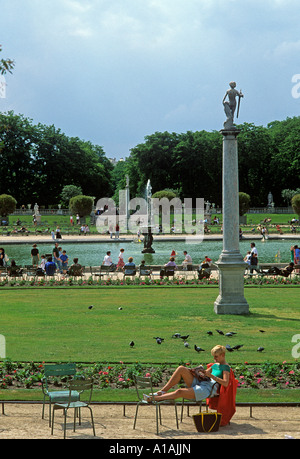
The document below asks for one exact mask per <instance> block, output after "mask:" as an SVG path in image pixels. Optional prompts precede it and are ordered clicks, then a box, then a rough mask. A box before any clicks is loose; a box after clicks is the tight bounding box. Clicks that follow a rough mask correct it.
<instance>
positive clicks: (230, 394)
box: [206, 363, 238, 426]
mask: <svg viewBox="0 0 300 459" xmlns="http://www.w3.org/2000/svg"><path fill="white" fill-rule="evenodd" d="M212 365H213V363H210V364H208V365H207V368H210V367H211V366H212ZM237 386H238V381H237V380H236V379H235V377H234V373H233V371H232V369H230V376H229V384H228V386H227V387H224V386H220V393H219V396H217V397H212V398H207V399H206V403H207V404H208V406H209V408H210V409H211V410H217V412H218V413H221V414H222V419H221V424H220V425H221V426H226V425H227V424H228V423H229V421H230V419H231V418H232V416H233V415H234V413H235V398H236V391H237Z"/></svg>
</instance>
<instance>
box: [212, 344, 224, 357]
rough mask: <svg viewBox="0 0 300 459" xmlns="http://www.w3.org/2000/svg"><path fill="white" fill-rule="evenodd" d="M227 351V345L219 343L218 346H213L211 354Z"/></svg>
mask: <svg viewBox="0 0 300 459" xmlns="http://www.w3.org/2000/svg"><path fill="white" fill-rule="evenodd" d="M225 352H226V347H225V346H221V345H220V344H218V345H217V346H215V347H213V348H212V350H211V355H215V354H225Z"/></svg>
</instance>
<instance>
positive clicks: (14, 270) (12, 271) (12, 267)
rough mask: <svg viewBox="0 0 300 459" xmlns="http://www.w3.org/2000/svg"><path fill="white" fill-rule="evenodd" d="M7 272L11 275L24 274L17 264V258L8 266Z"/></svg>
mask: <svg viewBox="0 0 300 459" xmlns="http://www.w3.org/2000/svg"><path fill="white" fill-rule="evenodd" d="M7 274H8V275H9V277H18V276H20V275H21V274H22V269H21V268H20V267H19V266H17V265H16V262H15V260H11V262H10V266H8V268H7Z"/></svg>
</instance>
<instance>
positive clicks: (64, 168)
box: [0, 112, 113, 205]
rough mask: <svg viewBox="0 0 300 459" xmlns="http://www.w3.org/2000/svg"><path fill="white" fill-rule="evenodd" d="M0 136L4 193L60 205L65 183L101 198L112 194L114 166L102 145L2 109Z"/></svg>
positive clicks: (0, 185)
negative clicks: (34, 122) (70, 135)
mask: <svg viewBox="0 0 300 459" xmlns="http://www.w3.org/2000/svg"><path fill="white" fill-rule="evenodd" d="M1 141H2V142H3V146H2V148H0V161H1V169H0V193H1V192H2V193H3V192H7V193H9V194H13V195H14V196H15V198H16V200H17V201H18V203H20V204H24V203H30V202H38V203H39V204H40V205H41V204H43V205H47V204H48V205H49V204H57V203H58V202H60V190H61V189H62V188H63V187H64V186H65V185H74V186H78V187H81V188H82V192H83V193H84V194H85V195H90V196H95V197H96V198H97V199H98V198H100V197H103V196H108V197H110V196H111V194H112V191H113V189H112V185H111V171H112V165H111V163H110V161H109V160H108V159H107V158H106V157H105V154H104V151H103V149H102V147H100V146H98V145H92V144H91V143H90V142H85V141H82V140H80V139H79V138H75V137H71V138H70V137H67V136H66V135H65V134H64V133H62V132H61V131H60V129H56V128H55V126H53V125H52V126H46V125H43V124H38V125H34V124H33V123H32V120H30V119H28V118H25V117H24V116H23V115H15V114H14V112H8V113H5V114H0V142H1Z"/></svg>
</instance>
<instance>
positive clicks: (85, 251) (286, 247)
mask: <svg viewBox="0 0 300 459" xmlns="http://www.w3.org/2000/svg"><path fill="white" fill-rule="evenodd" d="M250 242H251V241H250V240H246V241H241V242H240V252H241V254H242V255H243V256H245V255H246V253H247V250H250ZM297 243H298V244H299V242H298V241H292V240H281V241H278V240H277V241H275V240H267V241H265V242H263V241H255V245H256V247H257V250H258V256H259V261H260V262H261V263H275V262H281V263H289V262H290V248H291V245H293V244H297ZM60 245H61V247H62V248H63V249H64V250H66V251H67V255H68V257H69V264H71V263H72V262H73V258H74V257H77V258H78V259H79V263H81V264H82V265H83V266H99V265H100V264H102V262H103V258H104V255H106V252H107V250H110V251H111V256H112V260H113V262H115V263H117V261H118V255H119V252H120V249H121V248H124V249H125V252H124V260H125V261H127V260H128V257H130V256H132V257H133V258H134V262H135V263H136V264H139V263H140V262H141V260H143V259H144V260H145V261H146V264H154V265H160V264H165V263H166V262H167V261H169V258H170V255H171V252H172V250H173V249H174V250H175V251H176V253H177V257H176V262H178V264H181V263H182V261H183V259H184V255H183V251H184V250H186V251H187V252H188V253H189V254H190V255H191V257H192V260H193V263H195V264H197V263H200V262H201V261H202V260H203V259H204V256H205V255H208V256H209V257H210V258H211V259H212V260H213V261H214V262H215V261H217V260H218V259H219V256H220V253H221V252H222V248H223V242H222V241H204V242H202V243H201V244H188V243H186V242H185V241H182V242H179V241H176V242H171V241H156V242H155V240H154V244H153V248H154V250H155V254H142V253H141V251H142V250H143V244H141V243H136V242H113V243H111V242H107V243H104V242H95V243H93V242H90V243H84V242H80V243H74V242H67V241H64V240H61V241H60ZM53 247H54V244H52V243H48V244H47V243H45V244H39V245H38V249H39V252H40V255H41V254H46V253H48V254H49V253H51V252H52V249H53ZM4 248H5V252H6V253H7V255H8V257H9V259H10V260H12V259H14V260H16V263H17V264H19V265H26V264H28V265H29V264H31V256H30V251H31V248H32V245H31V244H15V245H13V244H12V245H5V246H4ZM278 252H280V259H279V258H278V256H277V257H276V254H278Z"/></svg>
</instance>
